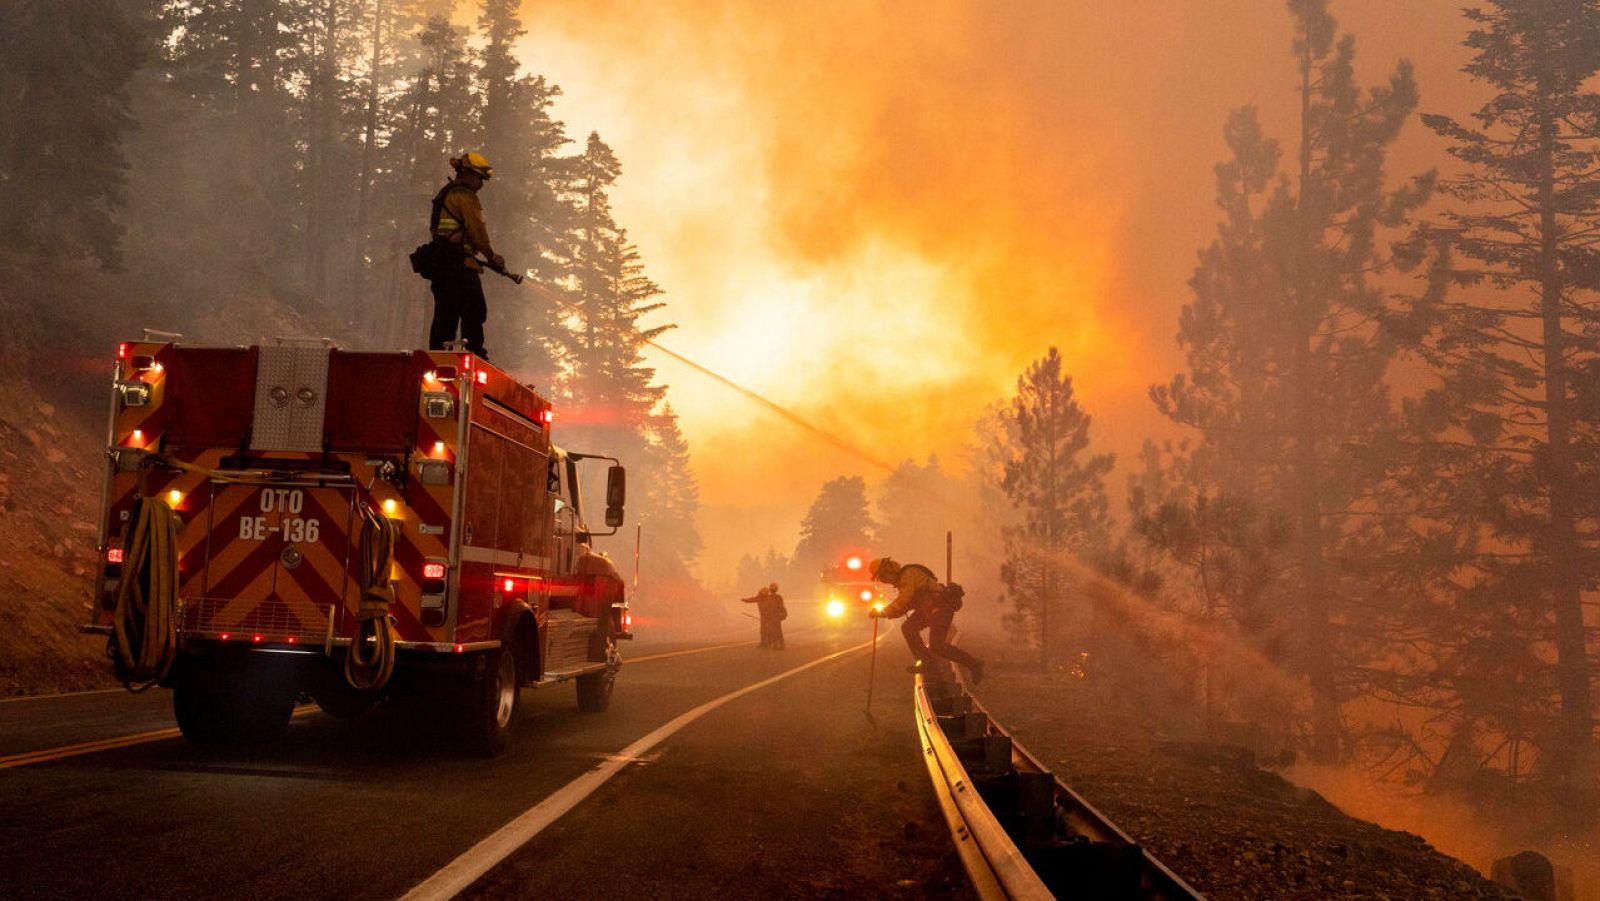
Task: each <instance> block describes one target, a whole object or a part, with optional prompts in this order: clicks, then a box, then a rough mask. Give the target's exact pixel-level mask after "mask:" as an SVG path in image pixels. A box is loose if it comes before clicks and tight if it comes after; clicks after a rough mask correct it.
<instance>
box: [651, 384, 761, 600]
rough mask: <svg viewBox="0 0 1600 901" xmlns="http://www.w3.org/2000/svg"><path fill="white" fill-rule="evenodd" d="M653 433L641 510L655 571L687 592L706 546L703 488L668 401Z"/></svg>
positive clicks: (654, 424)
mask: <svg viewBox="0 0 1600 901" xmlns="http://www.w3.org/2000/svg"><path fill="white" fill-rule="evenodd" d="M650 438H651V445H650V450H649V453H648V454H647V456H646V467H647V468H646V469H645V471H644V472H645V475H646V480H645V483H644V485H645V490H644V497H643V498H642V499H641V501H642V503H640V504H639V507H638V510H639V513H638V515H639V517H640V521H641V522H648V524H649V529H650V533H651V557H652V563H651V567H652V574H653V576H654V577H655V578H656V579H657V580H658V583H659V581H670V582H672V583H674V584H676V585H677V586H679V588H680V591H681V592H682V593H683V594H685V595H687V594H689V593H690V592H692V591H693V590H694V588H695V587H696V586H695V582H694V577H693V575H692V574H691V572H692V569H693V566H694V563H695V559H696V558H697V557H698V556H699V554H700V550H701V548H702V546H703V545H702V543H701V541H700V530H699V527H698V526H697V525H696V523H695V517H696V516H697V515H698V514H699V512H700V488H699V486H698V485H697V484H696V482H695V478H694V473H693V472H692V471H691V470H690V468H689V444H688V442H687V441H686V440H684V437H683V432H682V430H681V429H679V428H678V417H677V414H675V413H673V412H672V407H671V406H670V405H668V406H666V407H665V408H663V410H662V412H661V415H659V416H657V417H655V419H654V421H653V423H652V427H651V429H650ZM774 578H776V577H774Z"/></svg>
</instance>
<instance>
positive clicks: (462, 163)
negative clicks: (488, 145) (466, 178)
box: [450, 152, 494, 179]
mask: <svg viewBox="0 0 1600 901" xmlns="http://www.w3.org/2000/svg"><path fill="white" fill-rule="evenodd" d="M450 166H451V168H453V169H455V170H456V171H457V172H461V171H463V170H465V171H467V172H476V173H478V174H479V175H481V176H483V177H484V179H489V178H493V177H494V167H493V166H491V165H489V161H488V160H487V159H485V158H484V156H483V154H481V153H477V152H473V153H463V154H462V155H460V156H453V157H451V158H450Z"/></svg>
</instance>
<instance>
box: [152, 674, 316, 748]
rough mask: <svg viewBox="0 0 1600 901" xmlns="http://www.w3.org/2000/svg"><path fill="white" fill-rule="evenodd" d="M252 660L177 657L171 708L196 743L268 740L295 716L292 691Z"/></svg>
mask: <svg viewBox="0 0 1600 901" xmlns="http://www.w3.org/2000/svg"><path fill="white" fill-rule="evenodd" d="M249 664H250V661H248V660H244V661H216V660H198V659H186V660H185V659H180V661H179V663H178V664H177V671H178V672H177V678H176V679H175V680H174V681H173V686H172V712H173V714H174V715H175V716H176V718H177V720H178V730H179V731H180V732H182V733H183V737H184V738H186V739H188V740H190V741H192V742H196V743H199V744H224V743H229V742H258V741H270V740H271V739H274V738H277V737H278V736H280V735H282V734H283V732H284V730H285V729H286V728H287V727H288V725H289V719H290V717H292V716H294V702H295V695H296V692H295V691H294V690H293V688H292V686H290V685H288V684H285V682H284V681H283V680H282V679H281V678H273V676H274V675H281V674H274V673H271V672H261V673H257V672H255V671H254V668H253V667H251V666H250V665H249Z"/></svg>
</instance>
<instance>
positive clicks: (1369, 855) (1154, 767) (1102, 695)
mask: <svg viewBox="0 0 1600 901" xmlns="http://www.w3.org/2000/svg"><path fill="white" fill-rule="evenodd" d="M977 694H978V696H979V699H980V700H981V701H982V702H983V704H984V705H985V706H986V707H988V709H989V712H990V714H991V715H992V716H993V717H994V718H995V719H997V720H999V721H1000V722H1001V723H1002V724H1004V725H1005V726H1006V727H1007V728H1008V729H1010V730H1011V731H1012V732H1013V733H1014V735H1015V736H1016V738H1017V740H1018V741H1020V742H1021V743H1022V744H1023V745H1025V746H1026V747H1027V748H1028V749H1029V750H1030V751H1032V752H1033V753H1034V754H1035V755H1036V756H1038V757H1039V758H1040V759H1041V760H1043V761H1044V762H1045V764H1046V765H1047V766H1050V767H1051V768H1052V769H1054V770H1055V772H1056V773H1057V775H1059V776H1060V777H1061V778H1062V779H1063V780H1064V781H1065V782H1066V783H1067V784H1068V785H1070V786H1072V787H1073V789H1074V790H1076V791H1077V792H1079V793H1080V794H1082V795H1083V796H1084V797H1086V798H1087V799H1088V800H1089V802H1090V803H1091V804H1093V805H1095V806H1096V807H1098V808H1099V809H1100V810H1101V811H1102V812H1103V813H1105V814H1106V815H1107V816H1109V817H1110V818H1111V820H1112V821H1113V822H1115V823H1116V824H1117V825H1119V826H1121V827H1122V828H1123V829H1124V830H1125V831H1127V832H1128V833H1129V834H1130V835H1132V836H1133V837H1134V838H1135V839H1136V840H1138V841H1139V842H1140V843H1141V844H1143V845H1144V846H1145V847H1146V848H1148V849H1149V850H1150V852H1151V853H1153V854H1154V855H1155V856H1156V857H1158V858H1159V859H1161V861H1162V862H1164V863H1166V864H1167V865H1168V866H1169V867H1171V868H1172V869H1174V870H1175V871H1177V872H1178V873H1179V874H1180V875H1182V876H1183V877H1184V878H1185V879H1187V880H1189V882H1190V883H1191V884H1192V885H1194V886H1195V888H1197V889H1199V890H1200V891H1202V892H1204V893H1205V894H1206V895H1207V896H1208V897H1210V898H1212V899H1216V901H1227V899H1251V901H1254V899H1262V901H1266V899H1271V901H1315V899H1358V898H1359V899H1373V901H1413V899H1453V901H1454V899H1502V898H1511V897H1513V896H1511V895H1509V894H1507V893H1506V892H1505V891H1504V890H1503V889H1501V888H1500V887H1498V886H1496V885H1495V884H1494V883H1492V882H1490V881H1489V880H1488V879H1486V878H1484V877H1483V875H1482V874H1480V873H1478V872H1477V871H1476V870H1474V869H1473V868H1471V867H1469V866H1468V865H1466V864H1465V863H1462V862H1461V861H1459V860H1456V859H1455V858H1453V857H1449V856H1446V855H1444V854H1442V853H1440V852H1438V851H1437V850H1435V849H1434V848H1432V847H1431V846H1430V845H1429V844H1428V843H1427V842H1425V841H1424V840H1423V839H1421V838H1419V837H1418V836H1415V835H1412V834H1410V833H1408V832H1397V831H1394V830H1390V829H1384V828H1383V827H1381V826H1378V825H1375V824H1373V823H1369V822H1366V821H1364V820H1359V819H1356V818H1354V817H1351V816H1349V815H1347V814H1345V813H1344V812H1342V811H1341V810H1339V808H1337V807H1335V806H1334V805H1333V804H1330V803H1328V801H1327V800H1325V799H1324V798H1323V797H1322V796H1321V795H1319V794H1317V793H1316V792H1314V791H1311V790H1309V789H1306V788H1302V787H1300V786H1297V785H1295V784H1293V783H1291V782H1289V781H1288V780H1286V779H1284V778H1283V777H1281V776H1279V775H1277V774H1276V773H1273V772H1270V771H1267V770H1264V769H1261V768H1260V767H1258V766H1256V764H1255V763H1254V762H1253V760H1252V759H1251V757H1250V755H1249V754H1248V752H1244V751H1243V750H1242V749H1230V748H1227V747H1225V746H1216V745H1207V744H1203V743H1197V742H1190V741H1183V740H1179V738H1178V737H1177V736H1173V735H1169V734H1163V732H1162V730H1161V728H1160V724H1159V723H1158V722H1151V721H1149V720H1148V719H1147V718H1144V717H1141V716H1139V712H1138V711H1135V710H1130V709H1127V707H1124V706H1120V705H1119V704H1118V699H1117V697H1116V696H1115V694H1114V693H1113V692H1110V691H1108V690H1106V689H1104V688H1101V687H1098V686H1095V685H1093V684H1086V683H1085V682H1083V681H1080V680H1078V679H1074V678H1072V677H1071V676H1069V675H1065V674H1063V675H1057V676H1046V675H1044V674H1042V673H1037V672H1017V671H1012V672H1005V671H1001V670H999V669H998V668H996V669H995V670H993V671H992V674H991V675H989V676H988V678H986V679H985V681H984V682H983V684H982V686H981V688H980V689H979V690H978V692H977ZM1130 706H1131V705H1130Z"/></svg>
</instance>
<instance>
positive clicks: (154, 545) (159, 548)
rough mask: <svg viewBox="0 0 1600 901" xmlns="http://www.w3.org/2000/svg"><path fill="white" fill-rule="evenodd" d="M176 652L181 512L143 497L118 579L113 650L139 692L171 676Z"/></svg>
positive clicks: (122, 674) (120, 672)
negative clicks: (169, 674)
mask: <svg viewBox="0 0 1600 901" xmlns="http://www.w3.org/2000/svg"><path fill="white" fill-rule="evenodd" d="M177 651H178V514H177V513H175V512H173V510H172V508H171V507H169V506H167V505H166V504H163V503H162V502H161V501H159V500H157V499H155V498H151V497H141V498H140V500H139V507H138V510H137V511H136V513H135V516H134V524H133V537H132V539H131V540H130V541H129V543H128V547H127V551H126V553H125V554H124V556H123V568H122V579H121V580H120V581H119V582H118V583H117V607H116V612H115V613H114V615H113V616H112V631H111V647H110V648H109V652H110V654H111V658H112V660H113V661H114V662H115V665H116V671H117V677H118V678H120V679H121V680H122V684H123V685H125V686H127V688H128V690H129V691H136V692H137V691H144V690H145V689H147V688H149V687H150V686H152V685H154V684H156V683H157V682H160V681H161V680H162V679H163V678H165V677H166V675H167V672H168V671H169V670H171V669H172V662H173V660H174V659H176V658H177Z"/></svg>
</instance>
